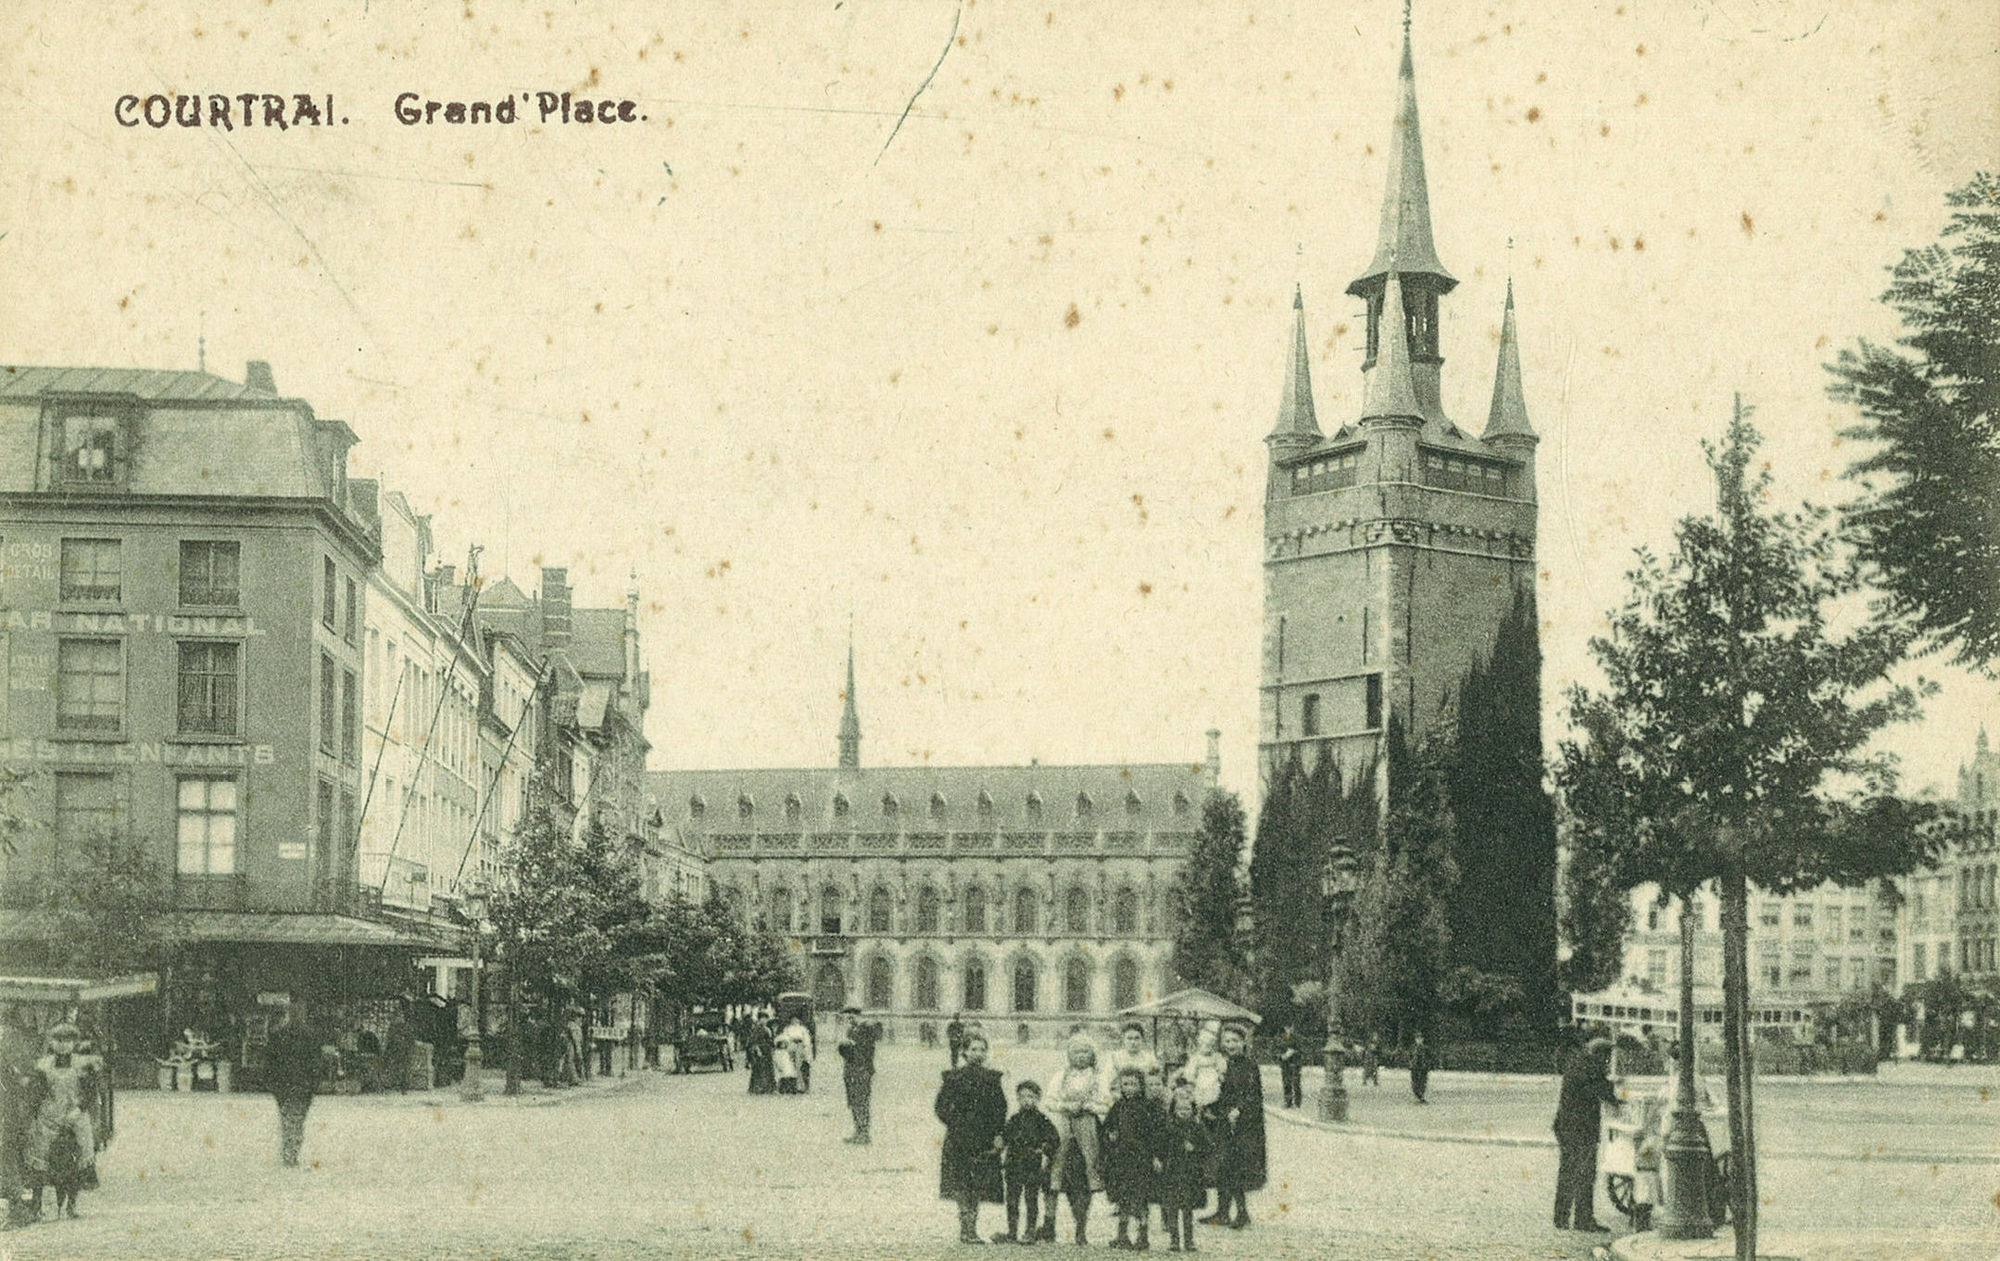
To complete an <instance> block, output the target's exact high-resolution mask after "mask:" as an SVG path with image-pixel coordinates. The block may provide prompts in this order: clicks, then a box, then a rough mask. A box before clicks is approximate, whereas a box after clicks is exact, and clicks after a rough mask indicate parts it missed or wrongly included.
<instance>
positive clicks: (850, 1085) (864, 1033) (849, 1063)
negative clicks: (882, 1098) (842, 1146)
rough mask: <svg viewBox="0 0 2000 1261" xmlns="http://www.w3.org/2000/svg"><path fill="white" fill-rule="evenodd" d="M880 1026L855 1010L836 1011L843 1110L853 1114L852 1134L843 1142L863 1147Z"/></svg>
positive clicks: (868, 1139)
mask: <svg viewBox="0 0 2000 1261" xmlns="http://www.w3.org/2000/svg"><path fill="white" fill-rule="evenodd" d="M881 1038H882V1026H881V1025H879V1024H877V1023H876V1022H875V1021H872V1020H863V1019H861V1009H860V1008H859V1007H843V1008H841V1009H840V1082H841V1085H843V1086H845V1087H846V1088H847V1110H848V1111H849V1112H851V1113H853V1114H854V1133H852V1134H850V1135H848V1136H847V1138H846V1139H845V1140H844V1141H846V1142H849V1143H856V1144H861V1145H866V1144H867V1143H869V1142H870V1141H872V1140H871V1139H870V1137H869V1134H868V1120H869V1116H868V1105H869V1101H870V1100H871V1099H872V1097H873V1096H874V1093H875V1044H876V1043H877V1042H879V1041H880V1040H881Z"/></svg>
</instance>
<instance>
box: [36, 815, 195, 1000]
mask: <svg viewBox="0 0 2000 1261" xmlns="http://www.w3.org/2000/svg"><path fill="white" fill-rule="evenodd" d="M149 848H150V847H149V846H148V845H146V844H145V843H144V842H138V841H133V840H130V839H127V838H125V837H122V836H119V835H117V834H116V833H104V834H101V835H93V836H88V837H84V838H82V840H81V841H79V842H78V843H77V844H75V845H73V846H71V847H70V848H68V849H66V850H65V852H64V854H63V856H62V858H63V861H62V866H61V868H60V870H58V871H54V872H49V873H45V876H44V878H43V879H41V880H39V881H38V882H37V889H36V899H35V904H34V906H33V908H32V909H31V910H30V912H29V916H28V936H29V938H30V939H31V940H32V941H33V942H34V943H35V946H34V952H35V955H36V958H35V963H36V964H37V965H38V966H41V967H45V968H48V969H50V970H51V971H56V972H59V973H62V974H70V975H83V976H98V977H102V976H116V975H120V974H124V973H129V972H143V971H156V970H160V969H163V968H165V967H166V966H167V964H168V963H169V962H170V960H171V957H172V952H173V948H174V945H175V943H176V940H177V934H176V932H175V922H174V918H173V916H171V915H170V914H167V913H165V912H163V911H162V909H161V908H162V907H164V906H166V905H168V904H169V902H170V899H169V897H168V896H167V876H166V873H165V871H164V870H163V868H162V865H161V864H160V863H159V862H158V861H157V860H155V859H154V858H153V856H152V855H151V853H149Z"/></svg>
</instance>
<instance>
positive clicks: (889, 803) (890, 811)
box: [882, 793, 897, 819]
mask: <svg viewBox="0 0 2000 1261" xmlns="http://www.w3.org/2000/svg"><path fill="white" fill-rule="evenodd" d="M896 808H897V806H896V795H895V794H894V793H883V794H882V817H883V818H885V819H893V818H895V817H896Z"/></svg>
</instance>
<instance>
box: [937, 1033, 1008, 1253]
mask: <svg viewBox="0 0 2000 1261" xmlns="http://www.w3.org/2000/svg"><path fill="white" fill-rule="evenodd" d="M964 1056H965V1063H964V1065H963V1066H961V1067H959V1068H948V1069H946V1070H945V1071H944V1080H943V1081H942V1082H941V1083H939V1085H938V1093H937V1102H936V1103H935V1104H933V1105H932V1111H934V1112H935V1113H936V1114H937V1119H938V1120H940V1121H942V1122H944V1146H943V1148H942V1149H941V1151H940V1152H939V1157H938V1196H939V1198H941V1199H946V1200H951V1201H954V1202H955V1203H957V1205H958V1241H959V1242H960V1243H984V1242H985V1240H983V1239H981V1238H980V1237H979V1206H980V1205H981V1204H1001V1203H1004V1202H1005V1198H1006V1197H1005V1196H1004V1195H1003V1194H1002V1185H1001V1177H1000V1147H1001V1135H1002V1134H1003V1133H1005V1131H1006V1129H1007V1094H1006V1092H1005V1091H1003V1090H1001V1088H1000V1074H999V1072H998V1070H995V1069H991V1068H988V1067H986V1035H984V1034H980V1033H968V1034H967V1035H966V1036H965V1047H964Z"/></svg>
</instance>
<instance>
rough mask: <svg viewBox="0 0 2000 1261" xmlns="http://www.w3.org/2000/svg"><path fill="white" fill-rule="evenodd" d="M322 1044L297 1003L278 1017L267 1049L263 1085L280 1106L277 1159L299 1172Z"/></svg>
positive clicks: (315, 1090) (317, 1078)
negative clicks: (301, 1149) (307, 1113)
mask: <svg viewBox="0 0 2000 1261" xmlns="http://www.w3.org/2000/svg"><path fill="white" fill-rule="evenodd" d="M320 1064H321V1052H320V1040H319V1037H318V1035H317V1034H315V1033H314V1032H313V1030H312V1029H311V1027H310V1026H309V1025H308V1024H307V1022H306V1012H305V1009H304V1006H303V1004H301V1003H299V1002H297V1001H296V1000H294V1001H293V1002H292V1003H291V1004H290V1005H288V1006H287V1007H285V1009H284V1012H283V1014H282V1015H281V1016H280V1017H279V1023H278V1027H277V1028H276V1029H273V1030H272V1031H271V1040H270V1041H269V1042H268V1043H266V1044H265V1047H264V1085H265V1086H266V1087H267V1088H268V1089H269V1090H270V1092H271V1097H272V1099H274V1100H276V1101H277V1104H278V1159H279V1160H280V1161H282V1162H283V1163H284V1165H285V1167H286V1168H288V1169H296V1168H298V1164H299V1148H300V1146H301V1145H302V1144H304V1142H305V1139H306V1112H307V1111H308V1110H309V1109H310V1108H311V1107H312V1101H313V1095H314V1094H315V1093H317V1092H318V1090H319V1075H320Z"/></svg>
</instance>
